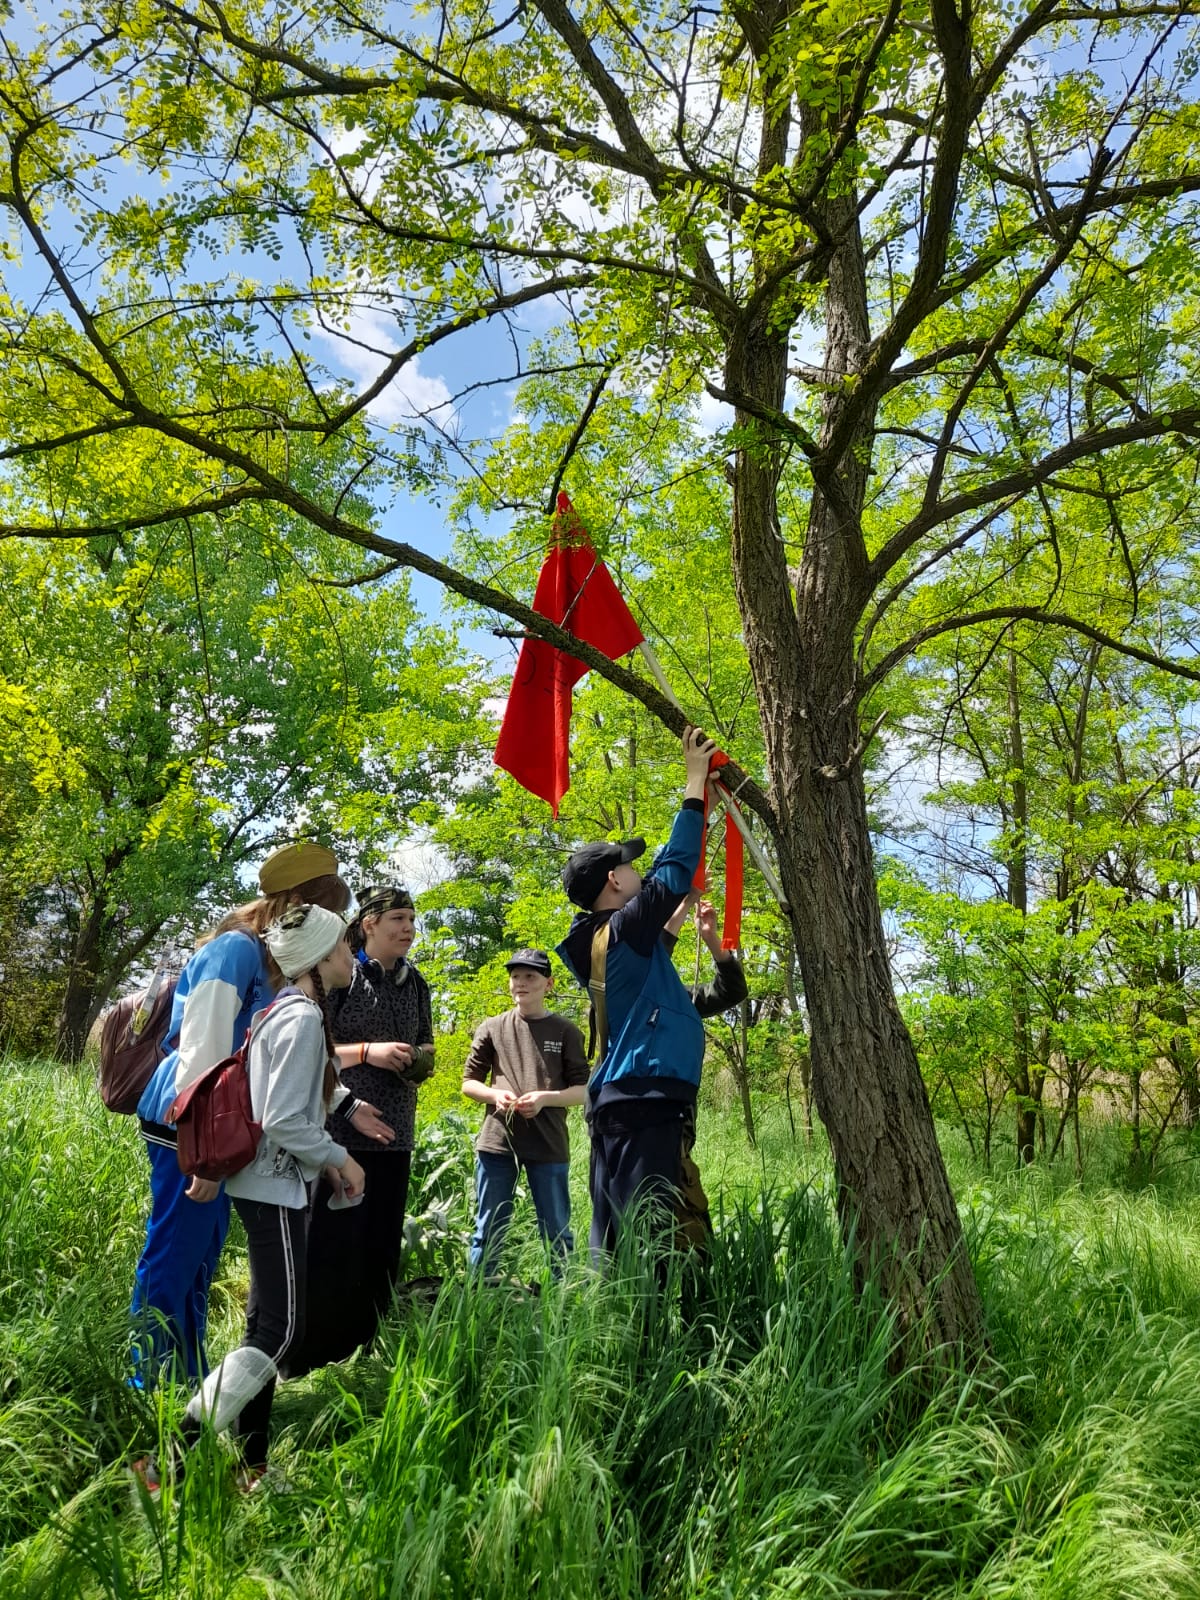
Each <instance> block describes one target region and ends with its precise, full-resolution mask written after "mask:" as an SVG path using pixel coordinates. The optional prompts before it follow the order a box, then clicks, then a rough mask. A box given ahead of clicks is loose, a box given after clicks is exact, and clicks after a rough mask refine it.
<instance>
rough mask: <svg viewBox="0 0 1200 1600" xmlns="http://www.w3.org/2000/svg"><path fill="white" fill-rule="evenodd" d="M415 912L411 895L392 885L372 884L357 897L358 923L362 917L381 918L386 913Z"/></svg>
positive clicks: (405, 890)
mask: <svg viewBox="0 0 1200 1600" xmlns="http://www.w3.org/2000/svg"><path fill="white" fill-rule="evenodd" d="M415 910H416V907H415V906H414V905H413V897H412V895H411V894H409V892H408V890H407V889H402V888H400V887H399V886H398V885H397V884H394V883H373V884H371V885H369V886H368V887H367V888H365V889H363V890H362V892H361V893H360V894H359V897H358V920H359V921H361V920H362V919H363V917H381V916H383V915H384V913H385V912H388V911H415Z"/></svg>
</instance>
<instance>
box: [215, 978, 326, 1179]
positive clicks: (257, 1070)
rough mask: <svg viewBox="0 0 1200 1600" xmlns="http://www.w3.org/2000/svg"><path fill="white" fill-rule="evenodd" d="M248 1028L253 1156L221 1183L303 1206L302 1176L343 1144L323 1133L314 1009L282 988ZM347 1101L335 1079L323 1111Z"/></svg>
mask: <svg viewBox="0 0 1200 1600" xmlns="http://www.w3.org/2000/svg"><path fill="white" fill-rule="evenodd" d="M259 1017H261V1018H262V1020H261V1022H260V1021H259ZM251 1027H252V1030H253V1031H252V1034H251V1039H250V1060H249V1071H250V1100H251V1103H252V1105H253V1107H254V1117H255V1120H256V1121H257V1122H261V1123H262V1130H263V1133H262V1139H261V1140H260V1141H259V1146H258V1150H257V1152H256V1153H255V1157H254V1160H253V1161H252V1162H251V1163H250V1165H249V1166H248V1167H243V1168H242V1170H241V1171H240V1172H235V1173H234V1175H233V1177H231V1178H227V1179H226V1181H225V1189H226V1192H227V1193H228V1194H230V1195H232V1196H233V1197H234V1198H235V1199H241V1200H258V1201H261V1202H262V1203H263V1204H265V1205H273V1206H291V1207H293V1208H296V1209H299V1208H302V1207H303V1206H306V1205H307V1204H308V1189H307V1187H306V1185H307V1182H308V1181H309V1180H310V1179H312V1178H315V1177H316V1176H317V1174H318V1173H319V1172H320V1170H321V1168H322V1167H324V1166H328V1165H330V1164H332V1165H333V1166H336V1167H340V1166H341V1165H342V1163H343V1162H344V1161H345V1159H346V1151H345V1148H344V1147H343V1146H342V1145H340V1144H338V1143H337V1142H336V1140H334V1139H333V1138H332V1136H331V1135H330V1134H328V1133H327V1132H326V1131H325V1116H326V1109H327V1108H326V1106H325V1103H324V1100H323V1099H322V1096H321V1086H322V1083H323V1081H324V1077H325V1055H326V1046H325V1029H324V1026H323V1024H322V1021H321V1010H320V1007H319V1006H318V1005H317V1003H316V1001H315V1000H310V999H309V998H308V997H307V995H304V994H301V992H300V990H299V989H284V990H281V991H280V993H279V995H278V996H277V997H276V1000H275V1003H274V1005H273V1006H272V1008H271V1011H270V1014H269V1015H267V1016H263V1013H262V1012H259V1014H258V1017H256V1018H255V1020H254V1022H253V1023H252V1024H251ZM352 1101H353V1096H351V1094H350V1091H349V1090H348V1089H346V1088H345V1087H343V1086H342V1085H341V1084H339V1085H338V1087H337V1088H336V1089H335V1090H334V1094H333V1101H332V1105H331V1107H330V1108H329V1109H332V1108H333V1107H334V1106H344V1105H351V1106H352Z"/></svg>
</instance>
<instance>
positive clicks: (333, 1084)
mask: <svg viewBox="0 0 1200 1600" xmlns="http://www.w3.org/2000/svg"><path fill="white" fill-rule="evenodd" d="M308 976H309V980H310V982H311V983H312V986H313V994H314V995H315V996H316V1001H317V1004H318V1005H319V1006H320V1008H321V1022H322V1024H323V1025H324V1028H325V1076H324V1077H323V1078H322V1079H321V1098H322V1100H323V1101H324V1102H325V1109H326V1110H327V1111H328V1109H329V1103H330V1101H331V1100H332V1099H333V1091H334V1090H335V1089H336V1088H337V1083H338V1059H337V1051H336V1050H335V1049H334V1043H333V1027H332V1024H331V1023H330V1021H329V996H328V995H327V994H326V993H325V985H324V983H322V981H321V974H320V973H319V972H318V971H317V969H316V967H310V968H309V969H308Z"/></svg>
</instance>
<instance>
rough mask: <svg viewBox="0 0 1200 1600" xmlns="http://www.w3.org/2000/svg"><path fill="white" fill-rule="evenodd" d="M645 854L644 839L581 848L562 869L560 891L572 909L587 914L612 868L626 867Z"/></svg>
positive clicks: (589, 845)
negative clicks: (578, 908) (564, 892)
mask: <svg viewBox="0 0 1200 1600" xmlns="http://www.w3.org/2000/svg"><path fill="white" fill-rule="evenodd" d="M645 850H646V841H645V839H625V840H623V841H622V842H621V843H620V844H610V843H609V842H608V841H607V840H606V841H604V842H602V843H601V844H585V845H584V847H583V849H582V850H576V852H575V854H574V855H573V856H572V857H571V859H570V860H569V861H568V862H567V864H566V866H565V867H564V868H563V875H562V881H563V888H564V889H565V890H566V891H567V899H568V900H570V901H571V903H572V905H577V906H582V908H583V909H584V910H585V911H590V910H591V909H592V907H593V906H594V905H595V903H596V900H597V898H598V896H599V894H600V891H601V889H603V887H604V884H605V880H606V879H607V877H608V875H609V873H610V872H611V871H612V870H613V868H614V867H623V866H627V865H628V864H629V862H631V861H636V860H637V858H638V857H639V856H640V855H644V854H645Z"/></svg>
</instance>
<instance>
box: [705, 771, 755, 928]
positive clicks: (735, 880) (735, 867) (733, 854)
mask: <svg viewBox="0 0 1200 1600" xmlns="http://www.w3.org/2000/svg"><path fill="white" fill-rule="evenodd" d="M728 765H729V757H728V756H727V755H726V754H725V752H724V750H717V751H715V752H714V753H713V756H712V758H711V759H710V761H709V763H708V770H709V772H710V773H714V772H716V771H717V770H718V769H719V768H721V767H725V766H728ZM718 787H719V788H720V789H721V790H722V792H723V793H724V794H726V795H729V798H730V799H732V798H733V797H732V795H731V794H730V791H729V789H728V788H727V787H726V785H725V784H723V783H720V781H719V780H718ZM707 853H708V793H707V791H705V795H704V834H703V838H702V840H701V845H700V864H699V866H697V868H696V875H695V877H694V878H693V879H692V888H693V889H699V890H700V891H701V893H703V891H704V888H705V871H704V858H705V856H706V855H707ZM744 897H745V857H744V855H743V851H742V836H741V834H740V833H739V832H738V829H737V824H736V823H735V822H734V820H733V817H732V816H731V815H730V812H729V809H728V807H726V810H725V921H724V925H723V927H722V929H721V949H722V950H736V949H737V948H738V946H739V945H740V944H741V942H742V902H743V899H744Z"/></svg>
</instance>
